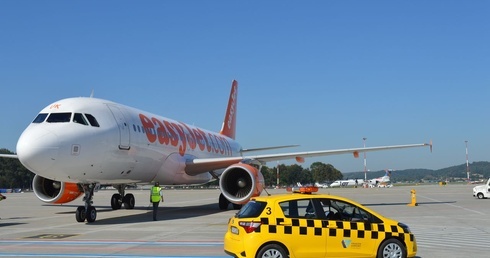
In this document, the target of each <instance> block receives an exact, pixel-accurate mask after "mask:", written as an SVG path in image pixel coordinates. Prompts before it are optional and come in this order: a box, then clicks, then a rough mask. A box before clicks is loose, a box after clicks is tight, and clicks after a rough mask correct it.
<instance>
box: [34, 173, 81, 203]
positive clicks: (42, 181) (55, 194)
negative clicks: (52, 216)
mask: <svg viewBox="0 0 490 258" xmlns="http://www.w3.org/2000/svg"><path fill="white" fill-rule="evenodd" d="M32 188H33V189H34V194H36V196H37V198H39V200H41V201H43V202H46V203H55V204H61V203H67V202H71V201H73V200H75V199H76V198H78V196H80V195H81V194H82V193H83V191H80V189H79V188H78V186H77V184H75V183H65V182H59V181H54V180H51V179H47V178H44V177H42V176H39V175H35V176H34V179H33V180H32Z"/></svg>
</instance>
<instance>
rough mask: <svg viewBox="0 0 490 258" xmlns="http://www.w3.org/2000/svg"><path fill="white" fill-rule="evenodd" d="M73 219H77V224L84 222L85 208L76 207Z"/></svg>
mask: <svg viewBox="0 0 490 258" xmlns="http://www.w3.org/2000/svg"><path fill="white" fill-rule="evenodd" d="M75 218H76V219H77V221H78V222H84V221H85V207H83V206H78V208H77V211H76V212H75Z"/></svg>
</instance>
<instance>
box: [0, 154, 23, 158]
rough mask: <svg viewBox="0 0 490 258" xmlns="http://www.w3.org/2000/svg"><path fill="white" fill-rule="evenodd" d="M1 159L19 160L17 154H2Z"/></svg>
mask: <svg viewBox="0 0 490 258" xmlns="http://www.w3.org/2000/svg"><path fill="white" fill-rule="evenodd" d="M0 158H9V159H18V158H19V157H17V154H0Z"/></svg>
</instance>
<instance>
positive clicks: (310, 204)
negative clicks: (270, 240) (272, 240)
mask: <svg viewBox="0 0 490 258" xmlns="http://www.w3.org/2000/svg"><path fill="white" fill-rule="evenodd" d="M279 206H280V207H281V210H282V211H283V214H284V216H283V218H277V224H278V226H277V229H278V231H279V232H278V233H279V234H280V235H281V238H282V240H281V242H282V243H283V244H285V245H286V246H287V248H288V249H289V251H290V252H291V253H293V254H294V256H295V257H307V258H311V257H325V248H326V227H325V226H326V224H324V223H325V220H324V217H323V220H322V218H321V216H322V215H321V214H320V213H318V212H319V211H318V210H317V208H315V204H314V201H313V200H312V199H310V198H305V199H299V200H288V201H284V202H280V203H279Z"/></svg>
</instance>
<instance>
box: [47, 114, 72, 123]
mask: <svg viewBox="0 0 490 258" xmlns="http://www.w3.org/2000/svg"><path fill="white" fill-rule="evenodd" d="M70 119H71V113H51V114H50V115H49V117H48V120H47V122H48V123H68V122H70Z"/></svg>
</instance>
